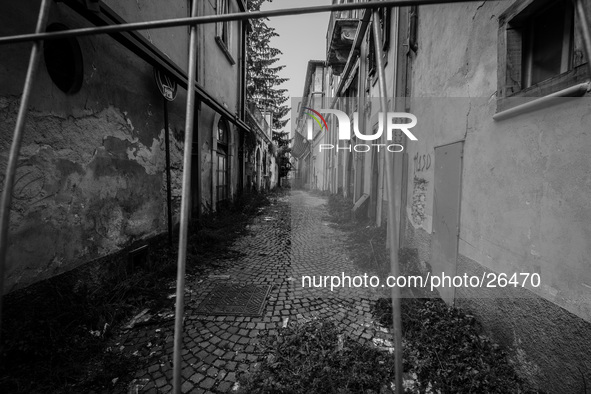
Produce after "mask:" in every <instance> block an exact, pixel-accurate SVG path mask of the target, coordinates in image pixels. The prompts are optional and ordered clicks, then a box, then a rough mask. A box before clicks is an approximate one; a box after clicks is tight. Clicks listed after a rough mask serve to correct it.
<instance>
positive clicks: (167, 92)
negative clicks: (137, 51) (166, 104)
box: [154, 68, 177, 101]
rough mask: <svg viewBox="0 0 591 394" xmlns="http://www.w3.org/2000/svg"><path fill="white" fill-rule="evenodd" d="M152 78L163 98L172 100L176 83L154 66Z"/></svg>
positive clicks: (174, 95) (174, 96)
mask: <svg viewBox="0 0 591 394" xmlns="http://www.w3.org/2000/svg"><path fill="white" fill-rule="evenodd" d="M154 80H155V81H156V86H157V87H158V90H160V93H161V94H162V95H163V96H164V98H165V99H167V100H168V101H173V100H174V99H175V98H176V91H177V84H176V82H175V81H174V80H173V79H172V78H170V76H168V74H166V73H164V72H162V71H160V70H158V69H157V68H154Z"/></svg>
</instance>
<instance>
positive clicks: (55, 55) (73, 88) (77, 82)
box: [43, 23, 84, 94]
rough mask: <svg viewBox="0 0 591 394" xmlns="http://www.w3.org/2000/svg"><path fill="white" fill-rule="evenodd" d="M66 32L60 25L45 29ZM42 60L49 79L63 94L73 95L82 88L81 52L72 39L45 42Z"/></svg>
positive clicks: (56, 24)
mask: <svg viewBox="0 0 591 394" xmlns="http://www.w3.org/2000/svg"><path fill="white" fill-rule="evenodd" d="M62 30H68V27H67V26H65V25H62V24H60V23H53V24H51V25H49V26H48V27H47V31H48V32H56V31H62ZM43 58H44V60H45V66H46V68H47V72H48V73H49V77H50V78H51V80H52V81H53V83H54V84H55V85H56V86H57V87H58V88H59V89H60V90H61V91H62V92H64V93H67V94H73V93H76V92H78V91H79V90H80V88H81V87H82V77H83V75H84V72H83V65H82V51H81V50H80V45H79V44H78V41H77V40H76V38H74V37H69V38H61V39H57V40H47V41H45V44H44V47H43Z"/></svg>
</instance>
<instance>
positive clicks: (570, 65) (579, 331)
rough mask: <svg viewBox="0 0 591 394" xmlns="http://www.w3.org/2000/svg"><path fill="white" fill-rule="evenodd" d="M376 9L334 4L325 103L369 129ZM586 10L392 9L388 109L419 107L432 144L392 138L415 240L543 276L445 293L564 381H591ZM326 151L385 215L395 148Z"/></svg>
mask: <svg viewBox="0 0 591 394" xmlns="http://www.w3.org/2000/svg"><path fill="white" fill-rule="evenodd" d="M583 3H584V4H585V7H586V8H587V9H586V12H587V18H588V19H589V16H590V15H591V9H590V7H589V5H588V4H587V3H586V2H583ZM370 14H371V12H369V11H366V12H359V13H356V14H355V13H352V12H351V11H347V12H344V13H333V14H332V16H331V20H330V23H329V28H328V30H329V31H328V35H327V37H328V42H327V70H326V71H325V73H327V74H328V81H327V83H326V85H325V88H324V97H325V101H324V107H323V108H325V109H338V110H341V111H343V112H345V113H346V114H347V115H348V116H349V118H350V119H353V114H354V113H355V112H357V113H358V119H359V128H360V129H361V130H364V133H365V134H373V133H375V131H376V129H377V128H378V127H379V117H378V114H379V111H380V102H379V100H378V99H377V98H378V97H379V89H378V87H379V81H378V78H377V72H376V59H375V51H374V49H373V45H374V44H373V37H372V34H371V21H372V16H371V15H370ZM580 23H581V21H580V19H579V16H577V15H575V12H574V10H573V7H572V5H571V2H570V1H562V0H559V1H551V0H527V1H520V0H515V1H514V0H512V1H504V2H483V3H482V4H480V3H472V4H447V5H428V6H418V7H417V6H415V7H402V8H399V9H391V10H382V11H381V12H380V26H381V31H382V33H383V39H382V43H381V45H382V48H383V50H384V61H385V64H386V66H385V71H386V86H387V90H388V103H389V108H388V110H389V111H396V112H406V113H411V114H413V115H415V116H416V117H417V120H418V122H417V125H416V127H415V128H413V133H414V134H415V135H416V137H417V138H418V140H417V141H410V140H409V139H408V138H406V137H405V136H404V135H403V134H401V133H395V134H394V135H393V136H392V137H393V138H392V141H386V140H384V138H383V137H382V139H381V140H380V142H382V143H400V144H401V145H403V146H404V150H403V151H402V152H399V153H395V154H394V184H395V190H396V193H395V195H394V199H395V206H396V208H395V209H396V215H397V220H398V222H399V223H397V224H396V227H397V229H398V232H399V237H400V244H401V246H404V247H410V248H414V249H416V250H417V251H418V255H419V260H420V267H417V268H419V269H422V270H423V272H425V273H426V272H427V271H429V272H430V273H431V274H441V273H443V272H445V273H447V274H452V275H460V276H463V275H464V274H465V273H466V274H468V275H473V276H478V277H479V278H480V277H483V276H484V277H485V278H497V279H498V278H499V277H500V275H501V274H505V275H507V277H506V278H508V279H511V277H512V276H513V274H517V275H518V277H519V278H524V277H525V276H519V275H521V274H528V275H529V276H528V277H529V278H530V280H529V281H528V282H527V283H525V284H523V281H518V285H515V282H514V283H513V284H509V285H507V284H505V285H502V284H503V283H504V282H502V281H501V282H500V283H499V282H498V281H497V282H495V283H494V284H496V288H486V289H474V288H470V287H469V286H468V287H465V286H463V287H461V288H458V289H450V288H448V289H440V292H439V293H440V296H441V297H442V298H443V299H444V300H445V301H446V302H448V303H449V304H455V305H457V306H460V307H462V308H464V309H465V310H467V311H469V312H470V313H473V314H475V315H476V316H478V317H479V319H480V320H481V321H482V322H483V323H484V327H485V329H486V330H487V331H488V332H489V333H491V334H492V335H493V337H494V338H495V339H496V340H497V341H498V342H500V343H501V344H502V345H504V346H505V348H506V349H508V351H509V353H510V357H511V359H512V360H514V361H516V365H517V366H518V368H519V372H520V373H521V374H522V375H523V376H524V377H526V378H527V379H528V380H530V381H531V382H532V383H533V384H535V385H537V386H538V387H539V388H540V389H542V390H544V391H548V392H553V393H554V392H556V393H564V392H582V390H583V387H584V386H585V382H586V381H590V380H591V369H590V366H591V358H590V356H589V354H591V348H590V346H591V345H590V344H591V324H590V323H591V314H590V312H591V290H590V289H591V269H589V255H591V242H590V241H589V240H590V239H591V217H590V216H589V212H591V210H590V209H589V208H590V205H589V204H590V200H589V198H588V196H589V195H591V189H590V187H591V186H590V185H591V182H589V168H591V160H590V156H589V155H588V153H587V150H588V149H589V148H590V147H591V139H590V136H589V133H588V132H587V130H588V128H589V113H590V109H591V100H590V99H589V96H590V94H589V88H590V84H589V80H590V75H589V67H588V59H586V57H585V56H586V55H585V52H584V50H583V42H582V38H581V36H580V34H579V33H578V29H577V28H578V25H579V24H580ZM549 97H552V99H549ZM306 117H307V114H305V113H301V114H300V122H299V123H298V126H299V128H298V130H297V131H298V132H299V133H300V134H301V135H302V136H306V127H307V126H306V122H307V120H306ZM325 117H326V120H327V123H328V130H327V132H326V134H325V136H324V137H323V138H324V139H325V141H326V143H328V144H335V145H336V144H341V145H343V144H345V142H344V141H340V142H339V141H338V140H337V133H338V129H339V128H338V126H337V122H336V117H335V116H332V115H326V116H325ZM365 142H366V141H360V140H359V139H358V138H355V137H353V138H352V140H351V141H350V142H346V144H349V143H350V144H353V145H354V144H359V143H365ZM318 153H319V152H318V151H314V148H311V155H314V154H318ZM323 154H324V156H325V159H324V168H323V172H324V174H326V179H327V182H325V183H323V184H321V185H320V186H319V188H321V189H322V190H327V191H330V192H333V193H340V194H342V195H344V196H347V197H348V198H350V199H351V201H353V202H356V201H358V200H360V199H361V198H364V199H366V204H367V206H366V209H367V215H368V217H369V218H371V219H373V220H374V221H375V222H376V223H377V224H378V225H382V224H383V223H384V221H385V216H386V215H385V213H386V209H387V205H386V204H387V199H388V196H387V193H386V191H385V189H386V188H385V178H384V177H385V169H384V165H383V161H382V160H383V157H384V154H379V153H377V151H376V150H375V149H374V150H371V151H369V152H356V151H355V150H354V149H353V150H351V151H349V150H347V149H342V150H339V151H337V150H336V149H331V150H326V151H325V152H323ZM532 278H536V279H535V280H534V281H531V279H532ZM538 279H539V281H538Z"/></svg>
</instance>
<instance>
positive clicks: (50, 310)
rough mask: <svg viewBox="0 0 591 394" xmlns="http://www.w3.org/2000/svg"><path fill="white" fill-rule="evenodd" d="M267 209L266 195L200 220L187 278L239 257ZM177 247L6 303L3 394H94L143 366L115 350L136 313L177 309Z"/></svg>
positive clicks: (86, 271)
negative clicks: (241, 244)
mask: <svg viewBox="0 0 591 394" xmlns="http://www.w3.org/2000/svg"><path fill="white" fill-rule="evenodd" d="M268 203H269V197H267V196H266V195H263V194H256V195H248V196H245V197H244V198H242V199H240V200H237V201H236V202H235V203H232V204H229V205H227V206H226V207H224V208H223V209H220V210H218V212H215V213H207V214H204V215H202V217H201V219H200V220H199V221H194V222H193V223H192V224H191V227H190V232H189V246H188V262H187V274H195V273H198V272H201V271H203V270H204V269H207V268H209V267H211V266H212V265H213V264H214V260H215V258H218V257H220V256H223V255H224V254H227V253H232V252H230V251H229V250H228V249H229V246H230V245H231V244H232V243H233V242H234V240H235V239H236V238H237V237H238V236H239V235H240V234H241V233H242V231H243V229H244V227H245V225H246V223H247V222H248V220H249V219H250V218H251V217H252V215H254V214H256V213H257V212H258V210H259V209H260V208H261V207H263V206H265V205H267V204H268ZM175 238H176V237H175ZM177 242H178V241H176V240H175V242H174V243H173V245H174V247H173V248H172V249H170V248H169V247H168V243H167V237H166V236H165V235H164V236H159V237H156V238H154V239H152V240H151V241H150V246H149V255H148V258H147V259H146V261H145V262H144V264H143V265H142V266H140V267H135V268H134V269H130V266H129V258H128V254H127V250H125V251H122V252H120V253H118V254H115V255H111V256H107V257H105V258H102V259H100V260H98V261H94V262H90V263H87V264H84V265H83V266H81V267H79V268H77V269H74V270H72V271H69V272H67V273H65V274H62V275H59V276H56V277H53V278H51V279H48V280H45V281H42V282H39V283H36V284H34V285H32V286H29V287H27V288H25V289H22V290H19V291H15V292H13V293H11V294H9V295H7V296H5V298H4V310H3V316H2V319H3V324H2V343H1V345H2V348H1V350H0V357H1V359H2V363H1V364H0V392H3V393H37V392H38V393H46V392H55V393H68V392H78V393H79V392H88V391H89V390H88V389H87V388H98V387H112V382H111V381H112V380H113V379H115V378H120V379H123V378H122V377H124V376H129V373H130V372H131V371H134V370H136V369H137V368H138V367H141V366H139V365H138V363H141V360H140V359H138V358H137V357H136V358H133V357H129V356H126V355H124V354H121V353H119V352H112V351H109V349H108V346H109V344H110V340H111V339H112V338H113V334H114V332H115V331H116V330H117V329H118V327H120V326H121V325H122V323H123V322H125V321H127V319H129V318H130V317H131V316H132V315H133V314H135V313H137V312H138V311H140V310H142V309H150V310H151V311H158V310H162V309H171V308H172V306H173V305H174V300H173V299H170V298H169V297H168V295H169V294H170V292H171V290H170V288H169V287H170V284H171V283H174V278H175V274H176V263H177V248H176V245H177ZM130 250H131V248H130Z"/></svg>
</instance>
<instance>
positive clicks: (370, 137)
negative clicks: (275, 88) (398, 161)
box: [304, 107, 418, 153]
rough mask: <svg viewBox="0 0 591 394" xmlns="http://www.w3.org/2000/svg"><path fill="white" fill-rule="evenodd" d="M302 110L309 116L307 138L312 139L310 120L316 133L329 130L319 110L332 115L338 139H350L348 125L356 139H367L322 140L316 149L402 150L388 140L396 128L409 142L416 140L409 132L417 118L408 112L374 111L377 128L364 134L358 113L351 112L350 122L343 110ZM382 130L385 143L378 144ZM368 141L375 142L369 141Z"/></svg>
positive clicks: (395, 151)
mask: <svg viewBox="0 0 591 394" xmlns="http://www.w3.org/2000/svg"><path fill="white" fill-rule="evenodd" d="M304 110H306V111H309V112H306V114H307V115H308V116H310V119H308V121H307V139H308V140H310V141H312V140H313V139H314V122H313V121H316V124H318V127H319V128H320V132H326V133H328V132H329V128H328V123H327V121H326V119H325V118H324V116H322V114H323V113H324V114H328V115H335V116H336V118H337V124H338V133H337V139H338V141H349V142H350V141H351V137H352V136H351V124H353V132H354V134H355V137H357V139H358V140H362V141H368V143H363V144H351V143H349V144H348V145H347V144H338V143H337V144H328V143H323V144H319V148H318V149H319V151H320V152H322V151H325V150H335V149H336V151H337V152H338V151H340V150H346V151H349V152H352V151H355V152H358V153H365V152H370V151H371V150H372V149H376V150H377V151H378V152H379V151H381V149H384V150H386V151H388V152H391V153H397V152H402V151H403V150H404V146H403V145H401V144H398V143H392V141H393V140H394V130H400V131H401V132H402V133H404V134H405V135H406V136H407V137H408V139H410V140H411V141H418V139H417V137H415V135H414V134H413V133H412V132H411V131H410V129H411V128H413V127H414V126H416V125H417V117H416V116H415V115H413V114H411V113H408V112H388V113H386V116H385V117H384V113H383V112H380V113H378V127H377V129H376V130H375V132H374V134H365V133H362V132H361V131H360V130H359V113H358V112H353V121H352V122H351V119H350V118H349V116H348V115H347V114H346V113H345V112H343V111H339V110H336V109H320V110H319V111H316V110H314V109H312V108H309V107H304ZM310 112H311V113H310ZM384 118H385V120H384ZM408 120H410V122H408ZM384 121H385V125H384ZM384 129H385V131H386V141H385V142H386V143H378V141H380V140H383V138H382V136H383V134H384ZM369 141H376V142H374V143H369Z"/></svg>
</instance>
